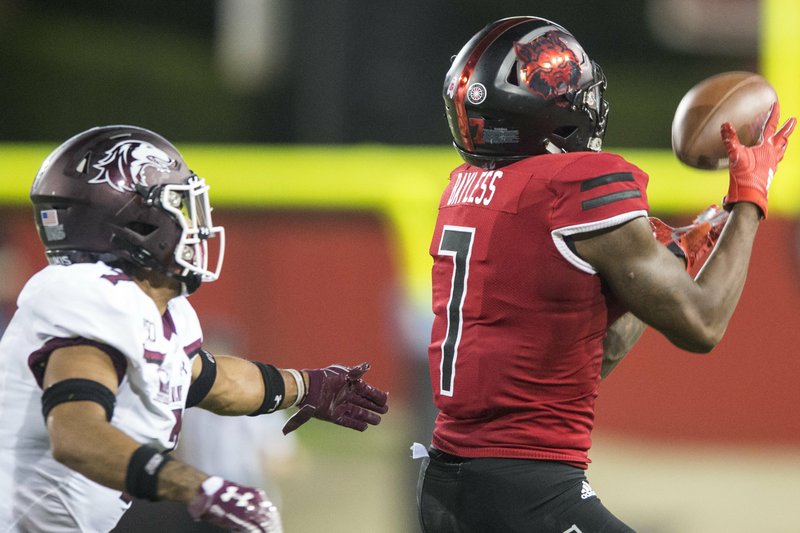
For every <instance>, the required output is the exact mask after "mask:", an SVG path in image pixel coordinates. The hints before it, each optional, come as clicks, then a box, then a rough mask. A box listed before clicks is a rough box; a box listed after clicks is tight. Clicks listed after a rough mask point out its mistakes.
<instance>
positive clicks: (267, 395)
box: [247, 361, 286, 416]
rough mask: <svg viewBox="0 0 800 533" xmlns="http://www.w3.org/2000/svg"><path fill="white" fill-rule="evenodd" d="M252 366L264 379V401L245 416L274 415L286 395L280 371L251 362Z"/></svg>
mask: <svg viewBox="0 0 800 533" xmlns="http://www.w3.org/2000/svg"><path fill="white" fill-rule="evenodd" d="M253 364H255V365H256V366H257V367H258V369H259V370H260V371H261V377H262V378H263V379H264V401H263V402H262V403H261V407H259V408H258V409H257V410H256V411H253V412H252V413H250V414H249V415H247V416H258V415H263V414H267V413H274V412H275V411H277V410H278V407H279V406H280V405H281V402H283V397H284V394H286V387H285V386H284V384H283V376H282V375H281V373H280V371H279V370H278V369H277V368H275V367H274V366H272V365H266V364H264V363H261V362H258V361H253Z"/></svg>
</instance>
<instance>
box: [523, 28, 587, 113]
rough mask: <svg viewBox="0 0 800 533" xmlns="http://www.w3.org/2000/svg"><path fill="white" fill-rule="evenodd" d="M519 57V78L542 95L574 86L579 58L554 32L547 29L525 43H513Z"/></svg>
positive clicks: (577, 73) (563, 91)
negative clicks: (546, 31) (539, 35)
mask: <svg viewBox="0 0 800 533" xmlns="http://www.w3.org/2000/svg"><path fill="white" fill-rule="evenodd" d="M514 53H515V54H516V56H517V59H518V60H519V61H520V63H521V65H520V77H521V78H522V79H521V80H520V81H521V82H522V83H523V84H524V85H525V86H526V87H527V88H528V89H530V90H531V92H533V93H535V94H538V95H541V96H542V97H544V98H545V99H547V98H553V97H555V96H560V95H564V94H566V93H568V92H570V91H574V90H576V89H577V88H578V81H579V80H580V77H581V64H580V59H579V58H578V56H577V55H576V54H575V52H574V51H573V50H572V49H571V48H570V47H569V45H567V43H565V42H564V40H563V39H562V37H561V35H559V33H558V32H553V31H551V32H548V33H546V34H544V35H542V36H541V37H537V38H536V39H534V40H533V41H531V42H529V43H520V42H515V43H514Z"/></svg>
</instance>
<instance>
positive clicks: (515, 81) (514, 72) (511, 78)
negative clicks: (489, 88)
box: [506, 61, 519, 87]
mask: <svg viewBox="0 0 800 533" xmlns="http://www.w3.org/2000/svg"><path fill="white" fill-rule="evenodd" d="M518 70H519V69H518V68H517V62H516V61H514V63H513V64H512V65H511V71H509V73H508V76H506V81H507V82H508V83H510V84H511V85H513V86H515V87H519V74H518Z"/></svg>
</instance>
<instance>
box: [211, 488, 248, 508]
mask: <svg viewBox="0 0 800 533" xmlns="http://www.w3.org/2000/svg"><path fill="white" fill-rule="evenodd" d="M254 497H255V494H253V493H252V492H249V491H248V492H245V493H243V494H240V493H239V487H237V486H236V485H230V486H228V487H225V493H224V494H221V495H220V497H219V499H220V501H223V502H229V501H231V500H236V506H237V507H247V506H248V505H249V504H250V500H252V499H253V498H254Z"/></svg>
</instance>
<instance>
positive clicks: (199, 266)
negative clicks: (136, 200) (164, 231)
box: [146, 175, 225, 292]
mask: <svg viewBox="0 0 800 533" xmlns="http://www.w3.org/2000/svg"><path fill="white" fill-rule="evenodd" d="M208 190H209V187H208V185H207V184H206V182H205V180H204V179H203V178H200V177H198V176H196V175H192V176H190V177H189V178H188V179H187V180H186V182H185V183H183V184H177V183H168V184H164V185H160V186H157V187H154V188H153V189H152V190H151V191H150V192H149V193H148V195H147V200H146V202H147V203H148V204H149V205H152V206H154V207H157V208H159V209H162V210H164V211H166V212H167V213H169V214H170V215H171V218H172V219H174V221H175V222H176V223H177V224H178V225H179V226H180V228H181V234H180V237H179V240H178V242H177V244H176V245H175V249H174V253H173V259H174V262H175V264H176V265H177V266H178V267H179V268H180V272H167V275H171V276H172V277H175V278H176V279H178V280H180V281H181V282H183V283H187V284H189V285H190V286H189V287H188V289H189V290H188V291H186V290H185V291H184V292H193V289H192V287H191V285H194V284H195V283H196V284H197V285H199V283H200V282H210V281H215V280H217V279H218V278H219V273H220V270H221V269H222V262H223V259H224V256H225V228H223V227H221V226H214V223H213V221H212V218H211V211H212V209H211V203H210V201H209V197H208ZM214 237H216V238H218V239H219V241H218V243H219V244H218V245H217V246H216V252H215V253H214V255H215V256H216V257H215V260H214V261H213V266H211V267H210V266H209V264H210V263H211V261H210V258H211V255H212V251H211V250H210V248H211V247H210V246H209V242H210V239H212V238H214ZM185 289H186V288H185Z"/></svg>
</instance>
